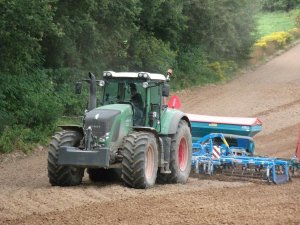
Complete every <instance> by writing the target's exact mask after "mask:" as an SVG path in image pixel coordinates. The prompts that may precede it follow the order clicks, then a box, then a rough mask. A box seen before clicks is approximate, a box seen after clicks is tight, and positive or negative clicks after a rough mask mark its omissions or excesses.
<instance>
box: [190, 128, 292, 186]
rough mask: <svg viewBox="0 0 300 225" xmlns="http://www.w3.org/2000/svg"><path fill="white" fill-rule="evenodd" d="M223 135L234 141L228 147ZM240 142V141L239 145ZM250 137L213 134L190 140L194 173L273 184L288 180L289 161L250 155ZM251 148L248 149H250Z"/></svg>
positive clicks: (251, 143) (251, 144)
mask: <svg viewBox="0 0 300 225" xmlns="http://www.w3.org/2000/svg"><path fill="white" fill-rule="evenodd" d="M226 137H227V138H228V139H230V140H231V142H232V141H233V140H235V141H236V143H237V145H236V146H229V144H228V142H227V140H226ZM241 143H242V144H241ZM253 144H254V143H253V140H252V138H249V137H243V136H238V135H224V134H221V133H212V134H208V135H206V136H204V137H203V138H200V139H199V140H198V141H197V142H194V143H193V156H192V167H193V168H194V169H195V172H196V173H205V174H209V175H212V174H213V173H214V172H215V171H221V172H222V173H223V174H227V175H234V176H242V177H251V178H259V179H263V180H266V181H268V182H273V183H275V184H282V183H285V182H287V181H288V180H289V163H288V162H287V161H285V160H279V159H276V158H269V157H261V156H253V155H252V149H251V146H253ZM249 147H250V148H249Z"/></svg>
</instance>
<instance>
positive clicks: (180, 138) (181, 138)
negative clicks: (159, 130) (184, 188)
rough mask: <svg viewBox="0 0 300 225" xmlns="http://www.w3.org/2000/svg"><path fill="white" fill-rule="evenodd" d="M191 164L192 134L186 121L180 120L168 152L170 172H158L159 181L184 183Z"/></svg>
mask: <svg viewBox="0 0 300 225" xmlns="http://www.w3.org/2000/svg"><path fill="white" fill-rule="evenodd" d="M191 166H192V136H191V131H190V128H189V126H188V124H187V122H186V121H184V120H181V121H180V122H179V124H178V128H177V132H176V134H175V135H173V137H172V143H171V152H170V170H171V174H159V175H158V176H159V181H160V183H182V184H184V183H186V182H187V180H188V178H189V175H190V172H191Z"/></svg>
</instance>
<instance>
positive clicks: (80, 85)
mask: <svg viewBox="0 0 300 225" xmlns="http://www.w3.org/2000/svg"><path fill="white" fill-rule="evenodd" d="M81 88H82V84H81V82H79V81H77V82H76V84H75V94H77V95H79V94H81Z"/></svg>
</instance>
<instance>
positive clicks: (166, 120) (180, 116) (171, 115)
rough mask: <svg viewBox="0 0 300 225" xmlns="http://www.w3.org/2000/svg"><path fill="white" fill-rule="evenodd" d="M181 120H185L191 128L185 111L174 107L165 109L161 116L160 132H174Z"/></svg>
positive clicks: (171, 133)
mask: <svg viewBox="0 0 300 225" xmlns="http://www.w3.org/2000/svg"><path fill="white" fill-rule="evenodd" d="M181 120H184V121H186V122H187V124H188V126H189V128H190V130H191V123H190V120H189V119H188V117H187V115H186V114H185V113H183V112H181V111H179V110H176V109H167V110H166V112H164V114H163V116H162V120H161V123H162V130H161V133H160V134H163V135H173V134H176V132H177V128H178V124H179V122H180V121H181Z"/></svg>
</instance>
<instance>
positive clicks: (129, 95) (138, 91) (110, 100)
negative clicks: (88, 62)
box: [103, 79, 146, 108]
mask: <svg viewBox="0 0 300 225" xmlns="http://www.w3.org/2000/svg"><path fill="white" fill-rule="evenodd" d="M145 100H146V89H145V88H143V86H142V82H138V81H137V80H134V81H133V80H123V81H122V80H119V79H118V80H109V81H106V83H105V87H104V93H103V104H104V105H107V104H115V103H120V102H132V103H134V104H135V105H136V106H137V107H139V108H143V107H144V103H145Z"/></svg>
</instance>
